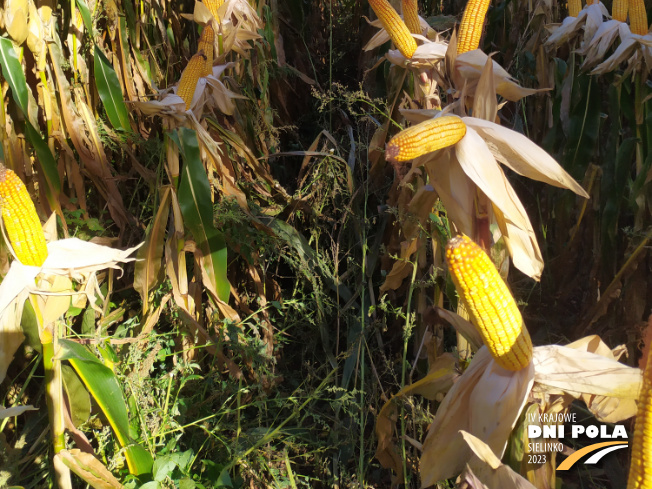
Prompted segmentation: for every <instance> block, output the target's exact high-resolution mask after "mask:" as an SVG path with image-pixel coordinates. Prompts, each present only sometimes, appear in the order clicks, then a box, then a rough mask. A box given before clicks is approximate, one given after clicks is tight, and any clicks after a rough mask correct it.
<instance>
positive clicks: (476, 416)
mask: <svg viewBox="0 0 652 489" xmlns="http://www.w3.org/2000/svg"><path fill="white" fill-rule="evenodd" d="M533 381H534V366H533V364H532V363H530V364H529V365H528V366H527V367H526V368H524V369H522V370H520V371H517V372H511V371H507V370H505V369H503V368H502V367H500V366H499V365H497V364H496V362H495V361H494V360H493V359H492V358H491V355H490V354H489V351H488V350H487V348H486V347H484V346H483V347H482V348H480V350H478V353H476V355H475V357H474V358H473V360H472V362H471V365H470V366H469V367H468V368H467V370H466V371H465V372H464V374H463V375H462V376H461V377H460V378H459V379H458V380H457V382H456V383H455V385H454V386H453V387H452V388H451V389H450V390H449V391H448V394H446V397H445V398H444V400H443V402H442V403H441V404H440V406H439V409H438V410H437V414H436V416H435V420H434V421H433V423H432V424H431V425H430V429H429V430H428V435H427V436H426V440H425V442H424V444H423V452H422V455H421V461H420V467H421V482H422V485H423V486H424V487H427V486H430V485H432V484H435V483H436V482H437V481H440V480H442V479H448V478H451V477H454V476H456V475H457V474H459V473H460V472H461V471H462V469H464V466H465V465H466V464H467V463H468V462H469V460H470V459H471V455H472V451H471V449H470V448H469V446H468V445H467V443H466V442H465V441H464V438H463V437H462V435H461V434H460V430H464V431H468V432H469V433H472V434H475V435H476V436H479V437H480V438H481V439H482V440H483V441H484V442H486V443H487V444H488V445H489V447H490V448H491V449H492V450H493V452H494V453H496V454H497V456H499V457H502V455H503V452H504V450H505V447H506V446H507V440H508V438H509V435H510V433H511V431H512V429H513V427H514V425H515V423H516V420H517V419H518V416H519V413H520V412H521V409H523V406H524V405H525V402H526V401H527V396H528V392H529V391H530V389H531V387H532V383H533Z"/></svg>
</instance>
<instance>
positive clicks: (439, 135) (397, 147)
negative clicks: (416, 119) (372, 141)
mask: <svg viewBox="0 0 652 489" xmlns="http://www.w3.org/2000/svg"><path fill="white" fill-rule="evenodd" d="M465 134H466V124H464V122H462V119H460V118H459V117H455V116H452V115H447V116H443V117H437V118H436V119H428V120H427V121H424V122H421V123H419V124H417V125H415V126H412V127H409V128H408V129H405V130H403V131H401V132H399V133H398V134H397V135H396V136H394V137H393V138H392V139H391V140H390V141H389V143H387V148H386V149H385V158H387V159H388V160H390V161H409V160H413V159H414V158H416V157H418V156H421V155H424V154H427V153H431V152H432V151H436V150H438V149H442V148H446V147H448V146H452V145H453V144H455V143H457V142H458V141H459V140H460V139H462V138H463V137H464V135H465Z"/></svg>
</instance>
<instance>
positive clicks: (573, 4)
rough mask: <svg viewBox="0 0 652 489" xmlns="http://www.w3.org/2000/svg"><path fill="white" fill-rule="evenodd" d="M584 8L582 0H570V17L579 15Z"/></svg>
mask: <svg viewBox="0 0 652 489" xmlns="http://www.w3.org/2000/svg"><path fill="white" fill-rule="evenodd" d="M580 10H582V0H568V15H569V17H577V16H578V15H579V13H580Z"/></svg>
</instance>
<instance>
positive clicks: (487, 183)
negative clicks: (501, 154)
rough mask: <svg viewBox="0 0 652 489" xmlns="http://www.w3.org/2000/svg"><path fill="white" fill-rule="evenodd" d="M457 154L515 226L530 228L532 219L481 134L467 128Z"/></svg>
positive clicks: (469, 172)
mask: <svg viewBox="0 0 652 489" xmlns="http://www.w3.org/2000/svg"><path fill="white" fill-rule="evenodd" d="M455 155H456V157H457V161H458V162H459V164H460V166H461V167H462V169H463V170H464V173H466V174H467V175H468V176H469V178H470V179H471V180H472V181H473V182H474V183H475V184H476V185H477V186H478V187H479V188H480V190H482V191H483V192H484V194H485V195H486V196H487V197H488V198H489V200H491V202H492V203H493V204H494V205H495V206H496V207H498V208H499V209H501V210H502V211H503V213H504V214H505V216H506V217H507V218H508V219H509V220H510V221H511V222H512V223H514V225H516V226H519V227H521V228H522V229H529V228H530V229H531V227H532V226H531V224H530V220H529V218H528V216H527V213H526V212H525V209H524V208H523V206H522V204H521V203H520V200H519V199H518V197H517V196H516V193H515V192H514V190H513V189H512V186H511V185H510V183H509V182H508V181H507V178H506V177H505V174H504V173H503V171H502V169H501V168H500V166H499V165H498V163H497V162H496V159H495V158H494V156H493V155H492V154H491V151H489V148H488V147H487V145H486V144H485V142H484V140H483V139H482V138H481V137H480V135H479V134H478V133H477V132H476V131H475V130H474V129H472V128H470V127H467V129H466V135H465V136H464V137H463V138H462V139H461V140H460V141H459V142H458V143H457V144H456V145H455Z"/></svg>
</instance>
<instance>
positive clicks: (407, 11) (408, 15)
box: [403, 0, 421, 34]
mask: <svg viewBox="0 0 652 489" xmlns="http://www.w3.org/2000/svg"><path fill="white" fill-rule="evenodd" d="M403 20H404V21H405V25H407V27H408V29H410V32H411V33H412V34H421V22H419V6H418V4H417V0H403Z"/></svg>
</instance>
